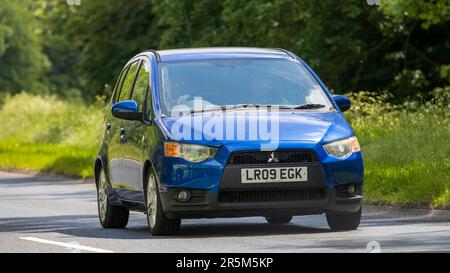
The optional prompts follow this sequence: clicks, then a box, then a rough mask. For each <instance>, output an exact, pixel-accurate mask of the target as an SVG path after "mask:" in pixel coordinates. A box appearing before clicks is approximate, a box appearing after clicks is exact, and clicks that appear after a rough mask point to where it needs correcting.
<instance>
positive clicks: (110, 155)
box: [103, 66, 129, 185]
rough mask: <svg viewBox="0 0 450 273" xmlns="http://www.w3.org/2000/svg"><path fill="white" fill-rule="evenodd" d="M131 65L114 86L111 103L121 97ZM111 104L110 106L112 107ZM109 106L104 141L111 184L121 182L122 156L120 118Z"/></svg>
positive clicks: (125, 68) (124, 69)
mask: <svg viewBox="0 0 450 273" xmlns="http://www.w3.org/2000/svg"><path fill="white" fill-rule="evenodd" d="M128 69H129V66H125V67H124V68H123V70H122V71H121V73H120V75H119V79H118V80H117V83H116V86H115V87H114V92H113V96H112V98H111V105H112V104H114V103H116V102H117V101H118V99H119V95H120V91H121V89H122V85H123V82H124V79H125V76H126V75H127V72H128ZM111 105H110V107H111ZM110 107H109V109H108V111H107V113H106V116H105V123H104V127H105V128H104V129H105V132H104V139H103V141H104V143H105V150H106V160H107V162H108V164H107V174H108V176H109V180H110V182H111V184H112V185H113V184H116V183H120V168H121V165H120V158H119V129H120V124H119V119H117V118H115V117H114V116H113V115H112V113H111V108H110Z"/></svg>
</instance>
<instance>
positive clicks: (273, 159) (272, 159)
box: [267, 152, 280, 163]
mask: <svg viewBox="0 0 450 273" xmlns="http://www.w3.org/2000/svg"><path fill="white" fill-rule="evenodd" d="M278 162H280V160H279V159H278V158H276V157H275V153H274V152H272V153H271V154H270V157H269V159H268V160H267V163H278Z"/></svg>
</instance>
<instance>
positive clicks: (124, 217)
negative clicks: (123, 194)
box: [97, 168, 130, 228]
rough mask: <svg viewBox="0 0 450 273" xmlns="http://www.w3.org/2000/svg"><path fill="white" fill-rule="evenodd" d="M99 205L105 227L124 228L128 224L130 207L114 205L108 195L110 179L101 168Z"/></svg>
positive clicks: (99, 213) (99, 216) (99, 214)
mask: <svg viewBox="0 0 450 273" xmlns="http://www.w3.org/2000/svg"><path fill="white" fill-rule="evenodd" d="M97 207H98V218H99V220H100V224H101V225H102V227H104V228H124V227H126V225H127V224H128V217H129V215H130V212H129V211H128V209H126V208H124V207H119V206H113V205H111V203H110V202H109V197H108V181H107V179H106V175H105V172H104V170H103V168H101V170H100V173H99V178H98V186H97Z"/></svg>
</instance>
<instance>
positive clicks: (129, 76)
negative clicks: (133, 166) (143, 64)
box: [110, 60, 140, 198]
mask: <svg viewBox="0 0 450 273" xmlns="http://www.w3.org/2000/svg"><path fill="white" fill-rule="evenodd" d="M139 64H140V60H137V61H135V62H132V63H131V64H130V65H129V68H128V70H127V73H126V75H125V77H124V80H123V83H122V87H121V90H120V92H119V94H118V96H117V100H116V102H121V101H124V100H129V99H130V98H131V91H132V89H133V85H134V80H135V78H136V72H137V70H138V67H139ZM112 120H113V122H112V124H111V127H113V126H114V132H113V134H112V135H111V138H112V140H111V147H110V152H111V157H110V166H111V171H110V174H111V176H114V177H113V179H112V181H111V185H112V187H113V188H114V190H115V192H116V194H117V195H118V196H119V198H126V193H127V190H128V189H129V188H128V185H127V178H126V177H124V175H123V159H124V158H123V155H124V153H125V152H124V149H125V147H124V146H123V145H122V140H123V138H124V136H125V128H124V122H125V120H123V119H118V118H115V117H113V118H112Z"/></svg>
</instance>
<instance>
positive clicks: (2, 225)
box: [0, 171, 450, 253]
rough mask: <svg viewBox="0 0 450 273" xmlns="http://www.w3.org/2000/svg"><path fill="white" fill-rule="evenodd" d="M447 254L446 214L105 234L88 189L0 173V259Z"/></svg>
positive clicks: (252, 221)
mask: <svg viewBox="0 0 450 273" xmlns="http://www.w3.org/2000/svg"><path fill="white" fill-rule="evenodd" d="M368 251H369V252H428V251H432V252H450V211H448V210H425V209H422V210H417V209H416V210H406V209H398V208H392V207H374V206H365V207H364V210H363V219H362V222H361V226H360V228H359V229H358V230H356V231H350V232H331V231H330V230H329V229H328V226H327V224H326V220H325V217H324V215H317V216H301V217H300V216H299V217H295V218H294V220H293V222H292V223H291V224H288V225H281V226H272V225H269V224H266V223H265V220H264V219H263V218H262V217H252V218H234V219H199V220H183V223H182V228H181V230H180V234H179V235H177V236H163V237H154V236H152V235H151V234H150V233H149V232H148V231H147V223H146V220H145V215H144V214H140V213H131V214H130V221H129V224H128V226H127V228H126V229H122V230H120V229H108V230H107V229H103V228H102V227H101V226H100V224H99V222H98V218H97V205H96V195H95V186H94V185H93V183H88V182H83V181H81V180H73V179H69V178H66V177H59V176H34V175H30V174H17V173H7V172H1V171H0V252H251V253H255V252H368Z"/></svg>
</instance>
